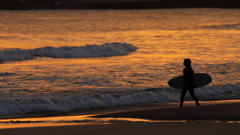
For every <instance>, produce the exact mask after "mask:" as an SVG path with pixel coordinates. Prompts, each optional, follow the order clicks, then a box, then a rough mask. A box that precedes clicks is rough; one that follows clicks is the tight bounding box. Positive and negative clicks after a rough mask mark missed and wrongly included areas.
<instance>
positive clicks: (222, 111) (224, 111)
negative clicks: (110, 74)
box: [0, 103, 240, 135]
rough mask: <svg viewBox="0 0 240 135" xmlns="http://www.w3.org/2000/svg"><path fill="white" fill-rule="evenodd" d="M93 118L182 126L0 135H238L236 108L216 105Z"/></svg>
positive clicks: (120, 126) (126, 125)
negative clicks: (137, 119) (141, 119)
mask: <svg viewBox="0 0 240 135" xmlns="http://www.w3.org/2000/svg"><path fill="white" fill-rule="evenodd" d="M95 117H118V118H120V117H128V118H144V119H152V120H186V122H171V121H169V122H153V123H114V124H92V125H74V126H59V127H34V128H19V129H17V128H15V129H1V130H0V132H1V135H66V134H68V135H90V134H91V135H113V134H114V135H123V134H129V135H146V134H151V135H159V134H164V135H175V134H178V135H183V134H184V135H192V134H195V135H203V134H211V135H226V134H231V135H239V134H240V128H239V127H240V123H239V121H240V104H239V103H233V104H216V105H203V106H192V107H183V108H166V109H150V110H139V111H129V112H119V113H111V114H101V115H97V116H95Z"/></svg>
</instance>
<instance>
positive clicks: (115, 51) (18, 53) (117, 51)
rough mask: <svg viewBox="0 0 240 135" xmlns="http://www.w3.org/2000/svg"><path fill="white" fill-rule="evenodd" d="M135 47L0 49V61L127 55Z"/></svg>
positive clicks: (117, 44) (91, 46) (111, 45)
mask: <svg viewBox="0 0 240 135" xmlns="http://www.w3.org/2000/svg"><path fill="white" fill-rule="evenodd" d="M136 50H137V47H135V46H133V45H131V44H127V43H105V44H102V45H86V46H79V47H72V46H63V47H59V48H56V47H51V46H47V47H42V48H36V49H6V50H0V60H1V61H14V60H27V59H33V58H34V57H52V58H89V57H109V56H121V55H128V54H129V52H131V51H136Z"/></svg>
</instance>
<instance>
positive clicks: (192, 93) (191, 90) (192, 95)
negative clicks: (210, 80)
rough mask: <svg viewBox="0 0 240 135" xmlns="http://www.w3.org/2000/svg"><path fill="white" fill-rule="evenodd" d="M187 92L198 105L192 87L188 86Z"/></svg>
mask: <svg viewBox="0 0 240 135" xmlns="http://www.w3.org/2000/svg"><path fill="white" fill-rule="evenodd" d="M189 93H190V95H191V97H192V98H193V100H194V101H195V102H196V105H197V106H199V105H200V104H199V103H198V99H197V97H196V96H195V94H194V88H190V89H189Z"/></svg>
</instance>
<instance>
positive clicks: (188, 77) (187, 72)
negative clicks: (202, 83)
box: [180, 66, 199, 107]
mask: <svg viewBox="0 0 240 135" xmlns="http://www.w3.org/2000/svg"><path fill="white" fill-rule="evenodd" d="M193 74H194V71H193V69H192V67H191V66H186V67H185V68H184V69H183V88H182V93H181V99H180V107H182V105H183V102H184V96H185V94H186V93H187V91H188V90H189V93H190V95H191V97H192V98H193V99H194V100H195V102H196V105H199V103H198V99H197V97H196V96H195V94H194V86H193V82H192V76H193Z"/></svg>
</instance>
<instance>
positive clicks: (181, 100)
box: [180, 87, 188, 107]
mask: <svg viewBox="0 0 240 135" xmlns="http://www.w3.org/2000/svg"><path fill="white" fill-rule="evenodd" d="M187 90H188V89H186V88H184V87H183V88H182V92H181V98H180V107H182V106H183V102H184V97H185V95H186V93H187Z"/></svg>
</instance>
